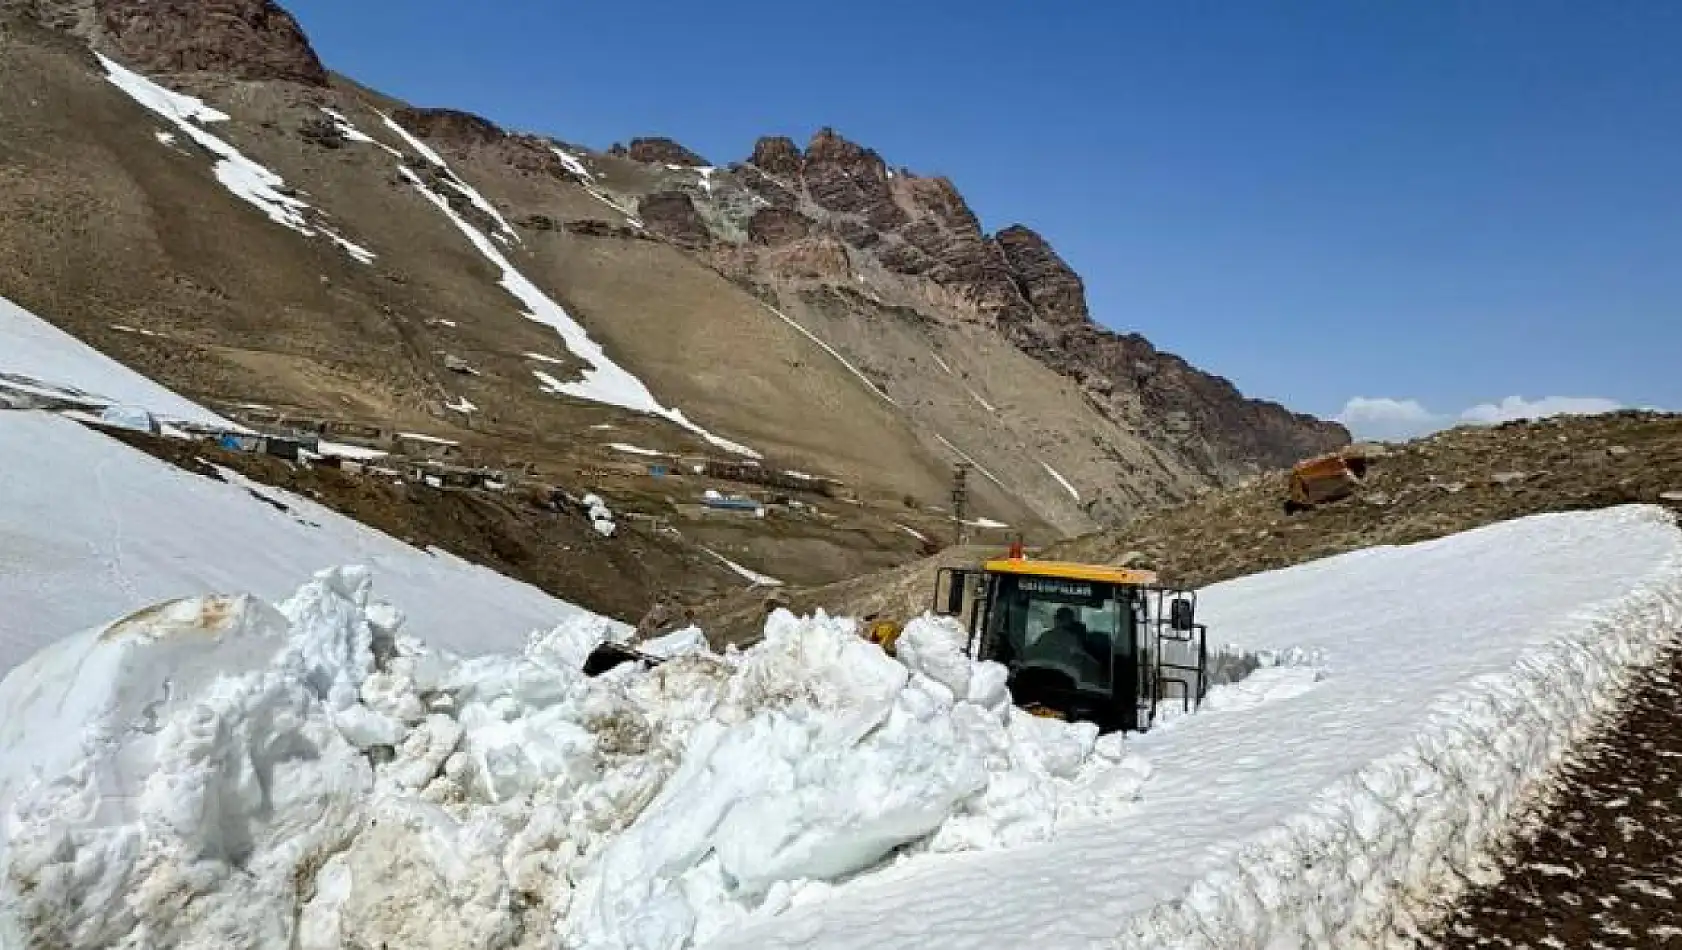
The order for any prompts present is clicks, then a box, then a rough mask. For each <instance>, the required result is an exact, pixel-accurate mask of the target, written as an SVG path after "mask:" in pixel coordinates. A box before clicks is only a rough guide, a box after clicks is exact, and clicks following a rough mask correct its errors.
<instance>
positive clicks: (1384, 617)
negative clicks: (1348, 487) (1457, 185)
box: [710, 506, 1682, 950]
mask: <svg viewBox="0 0 1682 950" xmlns="http://www.w3.org/2000/svg"><path fill="white" fill-rule="evenodd" d="M1445 604H1450V605H1453V607H1452V609H1449V610H1445V609H1444V605H1445ZM1199 612H1200V614H1201V616H1202V619H1203V620H1205V621H1206V622H1208V623H1209V624H1210V628H1211V631H1212V636H1214V637H1215V638H1216V640H1217V641H1222V642H1224V641H1228V640H1230V641H1233V642H1234V643H1235V644H1236V645H1237V646H1239V647H1241V648H1242V649H1245V650H1252V651H1259V650H1274V651H1278V652H1279V653H1280V654H1285V652H1286V651H1292V652H1291V656H1293V657H1294V658H1295V661H1294V662H1295V663H1296V664H1297V665H1294V666H1280V667H1277V668H1272V669H1264V670H1262V671H1261V672H1260V673H1258V674H1256V676H1254V677H1252V678H1251V680H1247V681H1244V682H1242V683H1240V684H1237V686H1233V687H1217V689H1216V690H1215V691H1214V693H1213V694H1212V695H1211V703H1210V705H1209V707H1206V708H1205V710H1204V711H1202V712H1199V713H1197V714H1196V715H1192V716H1180V717H1176V718H1174V719H1172V720H1170V721H1169V722H1168V723H1166V724H1165V725H1164V726H1162V727H1159V729H1158V730H1156V731H1153V732H1152V733H1149V734H1147V735H1145V736H1143V737H1138V738H1134V739H1129V740H1128V741H1127V743H1126V745H1127V747H1128V749H1129V750H1130V751H1131V752H1133V753H1134V754H1136V755H1138V756H1141V757H1143V758H1144V759H1145V760H1147V761H1148V763H1149V765H1150V767H1151V775H1150V778H1149V780H1148V781H1147V782H1146V783H1145V785H1144V788H1143V793H1142V795H1141V796H1140V797H1139V798H1138V800H1137V801H1136V802H1134V803H1132V805H1131V806H1130V807H1129V808H1128V809H1127V810H1126V812H1125V813H1124V814H1122V815H1120V816H1118V817H1116V818H1112V819H1111V820H1108V821H1103V822H1089V821H1080V822H1076V823H1073V824H1071V825H1070V826H1069V827H1068V828H1067V829H1066V831H1065V832H1063V833H1062V834H1060V836H1059V837H1058V838H1057V839H1056V840H1055V841H1052V842H1048V843H1042V844H1038V845H1033V846H1029V847H1023V848H1017V849H1014V850H1010V851H990V852H982V853H975V854H966V855H960V856H957V857H955V858H952V859H949V860H945V861H941V862H935V861H924V862H921V863H919V862H917V861H912V862H908V863H906V864H905V865H904V866H902V867H898V868H894V869H890V870H888V871H886V872H884V873H881V874H878V875H875V876H873V877H870V878H867V879H861V880H859V881H856V882H854V883H851V884H848V885H846V886H844V888H842V889H841V891H840V892H838V893H834V894H832V895H831V896H830V897H829V898H828V899H826V900H823V901H822V902H816V901H814V902H813V903H811V904H809V905H806V906H794V907H792V908H790V909H789V910H788V911H787V912H786V913H785V914H783V915H781V916H780V917H778V918H776V919H773V920H770V921H765V922H761V923H760V924H759V925H757V926H750V927H745V928H740V929H736V930H733V931H732V932H731V933H730V934H729V935H728V936H726V937H724V938H723V939H720V940H719V941H717V942H716V943H714V944H711V945H710V946H712V947H714V948H717V950H733V948H737V947H754V948H764V950H779V948H792V947H800V948H802V950H831V948H854V947H857V948H865V947H869V948H880V947H917V948H919V950H948V948H973V947H991V946H1011V945H1018V944H1027V943H1030V942H1032V943H1035V944H1039V945H1045V946H1077V945H1078V946H1089V945H1098V944H1103V945H1105V946H1114V947H1119V948H1135V947H1137V948H1144V947H1153V948H1154V947H1187V948H1192V947H1197V948H1214V947H1279V948H1283V947H1305V946H1375V945H1382V944H1381V938H1382V937H1383V935H1384V934H1385V933H1387V932H1389V931H1391V930H1394V931H1396V932H1399V933H1405V932H1406V931H1407V929H1408V927H1409V926H1410V925H1411V922H1412V921H1414V920H1415V919H1417V915H1419V914H1420V913H1422V905H1423V904H1424V903H1425V902H1427V901H1430V900H1432V899H1434V898H1444V899H1446V898H1452V896H1453V894H1454V891H1455V888H1456V887H1458V886H1459V883H1458V882H1459V881H1461V880H1463V879H1464V878H1465V877H1467V876H1472V875H1475V873H1476V869H1477V867H1478V860H1479V858H1480V856H1481V854H1482V852H1483V849H1485V848H1487V847H1489V846H1490V845H1491V844H1492V843H1493V841H1494V838H1493V836H1494V835H1496V834H1497V833H1498V832H1499V831H1500V830H1501V829H1503V828H1504V822H1505V821H1506V820H1507V819H1508V818H1510V817H1512V815H1513V814H1514V811H1513V809H1514V806H1515V804H1516V803H1518V802H1519V801H1520V800H1521V796H1522V794H1523V793H1526V792H1529V791H1531V790H1534V789H1535V788H1536V787H1537V784H1538V782H1539V781H1540V780H1542V779H1543V778H1544V776H1546V775H1547V774H1548V772H1549V771H1550V770H1551V769H1553V768H1555V767H1557V766H1558V764H1559V763H1560V762H1561V761H1562V756H1563V755H1564V753H1565V751H1566V749H1567V748H1569V746H1570V745H1571V743H1572V742H1573V741H1575V740H1576V739H1578V738H1581V737H1582V736H1583V735H1585V734H1586V730H1587V729H1588V728H1589V727H1590V725H1591V723H1592V722H1594V721H1595V719H1596V718H1597V716H1599V715H1602V714H1604V713H1606V712H1607V711H1608V710H1609V708H1610V706H1611V700H1612V697H1613V696H1614V695H1615V692H1616V687H1617V686H1618V685H1619V684H1621V683H1624V682H1627V681H1628V679H1629V677H1630V674H1631V673H1632V672H1633V670H1634V669H1636V668H1638V667H1639V666H1640V665H1642V664H1645V663H1648V662H1650V661H1651V660H1652V659H1653V658H1654V657H1655V656H1656V655H1657V651H1658V649H1659V648H1660V646H1661V644H1663V643H1664V642H1666V641H1667V639H1668V638H1670V637H1671V636H1674V635H1675V633H1677V632H1678V617H1679V616H1682V532H1678V531H1677V529H1676V528H1675V526H1674V525H1673V524H1672V523H1671V521H1670V519H1669V517H1668V516H1667V515H1665V514H1664V513H1663V512H1662V511H1660V510H1659V509H1657V508H1653V507H1647V506H1626V507H1622V508H1614V509H1608V510H1603V511H1595V512H1575V513H1569V514H1553V515H1541V516H1536V517H1532V518H1526V519H1522V520H1519V521H1514V522H1508V523H1504V524H1499V525H1493V526H1490V527H1488V528H1483V529H1479V530H1477V531H1473V532H1468V533H1466V534H1462V535H1457V536H1453V537H1449V538H1445V539H1441V540H1438V541H1433V542H1428V543H1425V544H1419V545H1413V546H1408V547H1397V548H1377V549H1370V550H1365V551H1359V552H1355V553H1353V554H1349V555H1344V556H1341V557H1338V558H1333V559H1329V560H1326V561H1321V562H1317V563H1313V564H1308V565H1303V566H1300V567H1297V568H1292V569H1288V570H1283V571H1278V572H1273V573H1269V574H1262V575H1257V576H1254V577H1249V578H1244V579H1240V580H1235V581H1230V582H1227V583H1224V584H1220V585H1216V586H1214V587H1212V588H1209V589H1207V590H1205V591H1203V592H1202V596H1201V597H1200V600H1199ZM1292 648H1295V649H1294V651H1293V649H1292ZM1071 895H1079V899H1078V900H1071V899H1070V896H1071Z"/></svg>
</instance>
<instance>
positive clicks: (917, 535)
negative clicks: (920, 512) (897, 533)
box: [894, 521, 929, 541]
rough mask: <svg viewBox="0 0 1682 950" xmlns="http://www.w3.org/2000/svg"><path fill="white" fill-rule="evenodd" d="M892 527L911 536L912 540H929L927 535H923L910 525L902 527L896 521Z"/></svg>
mask: <svg viewBox="0 0 1682 950" xmlns="http://www.w3.org/2000/svg"><path fill="white" fill-rule="evenodd" d="M894 527H896V528H898V529H899V530H901V531H904V532H905V533H906V534H909V535H911V536H912V537H913V538H916V539H917V540H919V541H927V540H928V539H929V536H928V535H926V534H924V533H923V532H921V531H918V530H917V529H916V528H913V527H911V526H910V525H903V524H900V523H899V522H897V521H896V522H894Z"/></svg>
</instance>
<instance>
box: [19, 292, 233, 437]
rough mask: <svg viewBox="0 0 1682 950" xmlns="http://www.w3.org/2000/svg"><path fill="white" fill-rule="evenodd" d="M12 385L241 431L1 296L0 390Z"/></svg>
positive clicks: (87, 403)
mask: <svg viewBox="0 0 1682 950" xmlns="http://www.w3.org/2000/svg"><path fill="white" fill-rule="evenodd" d="M7 377H10V379H8V378H7ZM23 380H28V381H29V382H27V383H25V382H22V381H23ZM16 385H21V386H25V387H27V388H30V389H32V390H37V391H41V392H43V393H46V394H49V395H57V396H61V397H64V398H66V399H69V400H71V401H74V402H81V403H84V404H86V405H89V406H99V407H104V406H111V405H116V404H119V403H122V404H129V405H135V406H140V407H143V408H145V409H146V410H148V411H149V412H151V413H152V414H153V415H155V416H158V417H159V418H162V419H172V420H178V421H186V422H197V423H201V424H204V425H211V426H219V427H222V428H226V429H232V430H235V431H244V430H243V427H241V426H238V425H235V424H234V423H232V422H230V421H228V420H227V419H224V418H222V417H221V416H218V415H216V414H215V413H213V412H211V411H210V410H208V409H206V408H204V407H203V406H200V405H198V404H197V403H195V402H192V401H191V400H189V399H186V398H184V397H182V396H180V395H178V394H176V393H174V392H171V391H170V390H168V389H165V388H164V387H162V386H160V385H158V384H157V383H154V382H152V381H151V380H150V379H147V378H146V377H144V376H142V375H140V374H139V373H136V372H135V371H134V370H132V369H129V368H128V367H127V366H124V365H123V364H121V363H119V362H117V361H116V360H114V359H112V358H110V357H109V356H106V355H105V354H103V353H101V352H99V351H98V350H96V349H94V348H93V347H91V346H88V345H87V344H86V343H83V342H82V341H81V340H78V339H76V338H75V337H73V336H71V335H70V334H68V333H66V332H64V331H63V330H60V329H59V328H58V327H55V326H53V325H52V324H50V323H48V322H47V321H45V320H43V319H41V318H40V317H37V316H36V315H34V314H33V313H30V312H29V311H27V310H25V309H23V308H22V307H20V306H18V305H17V304H15V303H12V302H11V301H10V300H7V299H6V298H4V297H0V389H5V388H7V387H8V386H16Z"/></svg>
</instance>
